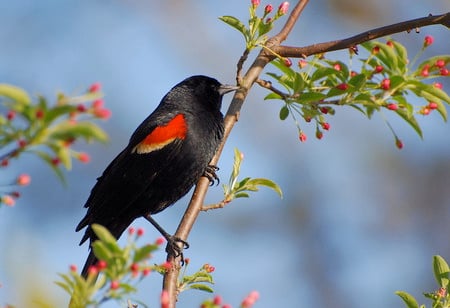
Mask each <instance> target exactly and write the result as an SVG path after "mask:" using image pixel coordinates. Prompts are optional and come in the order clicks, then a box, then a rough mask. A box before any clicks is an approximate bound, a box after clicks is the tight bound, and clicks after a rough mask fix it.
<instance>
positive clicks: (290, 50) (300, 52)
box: [273, 12, 450, 58]
mask: <svg viewBox="0 0 450 308" xmlns="http://www.w3.org/2000/svg"><path fill="white" fill-rule="evenodd" d="M437 24H441V25H444V26H446V27H448V28H450V12H449V13H446V14H442V15H436V16H431V15H430V16H427V17H422V18H417V19H412V20H407V21H403V22H399V23H396V24H392V25H389V26H384V27H380V28H376V29H372V30H369V31H365V32H362V33H360V34H357V35H354V36H352V37H349V38H345V39H341V40H335V41H329V42H324V43H318V44H314V45H309V46H305V47H290V46H277V47H274V48H273V50H274V51H275V52H276V53H277V54H279V55H281V56H283V57H291V58H304V57H305V56H310V55H315V54H320V53H324V52H328V51H335V50H341V49H347V48H351V47H353V46H356V45H358V44H361V43H363V42H367V41H370V40H374V39H376V38H379V37H383V36H387V35H391V34H394V33H399V32H404V31H407V32H408V33H409V32H410V31H411V29H417V28H419V27H423V26H430V25H437ZM416 32H417V31H416Z"/></svg>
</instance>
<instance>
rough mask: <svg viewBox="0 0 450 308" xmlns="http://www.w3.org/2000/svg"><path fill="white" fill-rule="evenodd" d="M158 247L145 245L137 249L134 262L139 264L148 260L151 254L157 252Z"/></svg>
mask: <svg viewBox="0 0 450 308" xmlns="http://www.w3.org/2000/svg"><path fill="white" fill-rule="evenodd" d="M157 249H158V246H157V245H145V246H143V247H141V248H139V249H137V250H136V251H135V253H134V257H133V262H135V263H137V262H140V261H142V260H145V259H147V258H148V256H149V255H150V253H152V252H153V251H155V250H157Z"/></svg>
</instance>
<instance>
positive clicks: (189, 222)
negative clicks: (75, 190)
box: [163, 0, 450, 308]
mask: <svg viewBox="0 0 450 308" xmlns="http://www.w3.org/2000/svg"><path fill="white" fill-rule="evenodd" d="M308 1H309V0H299V1H298V2H297V4H296V5H295V7H294V8H293V10H292V12H291V14H290V15H289V17H288V20H287V21H286V24H285V25H284V27H283V28H282V30H281V31H280V32H279V33H278V34H277V35H275V36H273V37H271V38H270V39H268V40H267V42H266V44H265V46H266V47H267V48H262V49H261V51H260V52H259V54H258V56H257V57H256V58H255V60H254V62H253V63H252V65H251V66H250V68H249V69H248V71H247V72H246V74H245V75H244V76H243V77H242V78H241V77H240V76H239V74H240V72H241V70H242V64H243V62H244V60H245V59H246V56H247V54H246V53H244V54H243V57H242V58H241V60H240V62H239V63H238V65H237V71H238V74H237V75H238V76H236V78H237V81H238V83H239V85H240V87H241V88H240V89H239V90H238V91H236V93H235V95H234V97H233V100H232V102H231V104H230V107H229V108H228V111H227V113H226V116H225V133H224V138H223V140H222V143H221V145H220V146H219V149H218V150H217V153H216V155H215V156H214V158H213V159H212V161H211V164H212V165H216V164H217V162H218V160H219V157H220V155H221V153H222V150H223V148H224V145H225V142H226V141H227V139H228V136H229V135H230V132H231V130H232V129H233V127H234V125H235V124H236V122H237V121H238V119H239V114H240V110H241V108H242V105H243V103H244V100H245V99H246V97H247V94H248V91H249V90H250V88H251V87H252V86H253V84H254V83H255V82H256V81H257V80H258V78H259V75H260V74H261V72H262V70H263V69H264V67H265V66H266V65H267V64H268V63H269V62H270V61H272V60H273V59H274V58H276V56H275V55H274V54H273V53H271V52H270V51H268V50H271V51H275V52H276V53H277V54H279V55H281V56H283V57H304V56H307V55H311V54H315V53H320V52H325V51H331V50H338V49H344V48H349V47H352V46H354V45H356V44H358V43H361V42H364V41H368V40H372V39H374V38H377V37H380V36H385V35H388V34H393V33H397V32H401V31H406V30H408V29H414V28H416V27H420V26H426V25H431V24H442V25H445V26H447V27H450V13H447V14H444V15H439V16H429V17H425V18H419V19H415V20H411V21H407V22H403V23H399V24H395V25H391V26H387V27H382V28H378V29H375V30H371V31H367V32H364V33H361V34H359V35H356V36H354V37H351V38H348V39H344V40H338V41H332V42H327V43H321V44H315V45H311V46H306V47H288V46H280V44H281V43H282V42H283V41H284V40H285V39H286V38H287V37H288V35H289V33H290V32H291V31H292V29H293V27H294V25H295V23H296V22H297V20H298V18H299V16H300V14H301V13H302V11H303V9H304V8H305V6H306V4H307V3H308ZM208 188H209V181H208V180H207V179H206V178H204V177H202V178H201V179H200V180H199V182H198V183H197V186H196V188H195V191H194V193H193V195H192V197H191V200H190V203H189V205H188V208H187V209H186V212H185V214H184V216H183V218H182V220H181V222H180V224H179V226H178V228H177V231H176V232H175V236H176V237H179V238H181V239H182V240H187V238H188V235H189V233H190V231H191V229H192V227H193V225H194V223H195V221H196V219H197V217H198V215H199V213H200V211H201V210H202V207H203V203H204V199H205V195H206V192H207V190H208ZM167 261H169V262H171V263H172V264H173V267H172V270H170V271H168V272H166V274H165V275H164V280H163V289H164V290H166V291H167V292H168V293H169V298H170V305H169V307H170V308H174V307H175V306H176V301H177V295H178V294H177V292H178V291H177V279H178V276H179V271H180V268H181V266H180V262H181V256H178V257H176V258H174V257H173V256H170V255H169V256H168V257H167Z"/></svg>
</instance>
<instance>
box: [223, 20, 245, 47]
mask: <svg viewBox="0 0 450 308" xmlns="http://www.w3.org/2000/svg"><path fill="white" fill-rule="evenodd" d="M219 19H220V20H221V21H223V22H224V23H226V24H227V25H229V26H231V27H233V28H235V29H236V30H238V31H239V32H241V33H242V34H243V35H244V37H245V41H246V43H248V40H249V39H250V34H249V32H248V30H247V28H246V27H245V25H244V24H243V23H242V22H241V21H240V20H239V19H237V18H236V17H234V16H220V17H219Z"/></svg>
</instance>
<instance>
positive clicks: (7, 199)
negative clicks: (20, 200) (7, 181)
mask: <svg viewBox="0 0 450 308" xmlns="http://www.w3.org/2000/svg"><path fill="white" fill-rule="evenodd" d="M0 203H4V204H5V205H6V206H14V204H15V203H16V201H15V200H14V198H13V197H12V196H10V195H3V196H1V198H0Z"/></svg>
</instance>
